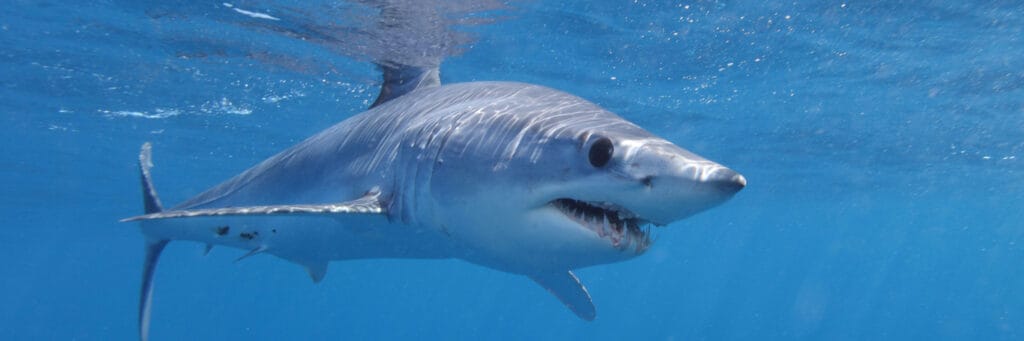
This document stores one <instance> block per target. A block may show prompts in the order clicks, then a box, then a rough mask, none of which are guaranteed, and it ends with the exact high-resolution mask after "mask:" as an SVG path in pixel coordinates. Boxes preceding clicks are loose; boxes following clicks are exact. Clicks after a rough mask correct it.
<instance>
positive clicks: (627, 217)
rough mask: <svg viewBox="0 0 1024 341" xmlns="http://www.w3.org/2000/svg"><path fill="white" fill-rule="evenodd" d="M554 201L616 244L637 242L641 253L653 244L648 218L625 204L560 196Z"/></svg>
mask: <svg viewBox="0 0 1024 341" xmlns="http://www.w3.org/2000/svg"><path fill="white" fill-rule="evenodd" d="M551 205H552V206H554V207H555V208H557V209H558V210H559V211H561V212H562V213H563V214H565V215H566V216H567V217H569V218H570V219H572V220H573V221H575V222H577V223H579V224H580V225H582V226H584V227H586V228H588V229H590V230H591V231H594V233H596V234H597V235H598V236H599V237H601V238H604V239H608V240H609V241H610V242H611V244H612V246H614V247H616V248H620V249H623V248H625V247H627V246H629V245H635V246H636V252H637V253H641V252H643V251H644V250H646V249H647V247H648V246H649V244H650V240H651V239H650V237H649V233H650V229H649V228H647V222H646V221H644V220H641V219H640V218H639V216H637V215H636V214H634V213H633V212H629V211H628V210H626V209H625V208H622V207H621V206H618V205H615V204H611V203H607V202H599V203H594V202H586V201H580V200H574V199H558V200H555V201H553V202H552V203H551ZM641 226H643V227H642V228H641Z"/></svg>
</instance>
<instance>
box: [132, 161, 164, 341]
mask: <svg viewBox="0 0 1024 341" xmlns="http://www.w3.org/2000/svg"><path fill="white" fill-rule="evenodd" d="M152 167H153V160H152V146H151V145H150V144H149V142H146V143H145V144H143V145H142V151H141V152H139V171H140V173H141V175H142V203H143V206H144V208H145V212H146V214H152V213H160V212H161V211H163V206H162V205H161V204H160V198H159V197H157V195H156V189H155V188H154V187H153V179H152V178H151V177H150V173H149V169H150V168H152ZM167 242H168V240H163V239H159V240H153V239H151V238H148V237H147V238H146V244H145V246H146V258H145V259H144V260H143V263H142V289H141V291H140V294H139V339H140V340H142V341H146V340H147V339H148V338H149V315H150V307H151V306H152V304H153V275H154V273H155V272H156V263H157V260H159V259H160V253H161V252H162V251H163V250H164V247H165V246H167Z"/></svg>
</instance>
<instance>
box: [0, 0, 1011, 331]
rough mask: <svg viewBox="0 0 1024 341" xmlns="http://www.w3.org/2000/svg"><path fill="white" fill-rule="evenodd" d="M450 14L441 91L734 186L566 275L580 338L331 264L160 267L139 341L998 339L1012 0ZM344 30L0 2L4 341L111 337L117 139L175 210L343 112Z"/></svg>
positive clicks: (353, 64) (468, 285)
mask: <svg viewBox="0 0 1024 341" xmlns="http://www.w3.org/2000/svg"><path fill="white" fill-rule="evenodd" d="M473 3H474V4H476V6H477V7H474V6H469V5H468V4H462V7H459V6H454V5H453V7H452V8H445V10H446V11H447V12H448V13H449V14H448V15H447V16H445V18H446V19H447V20H453V22H456V23H458V26H457V27H455V28H453V31H451V32H448V33H447V35H445V36H442V37H439V38H438V39H441V40H444V41H446V42H449V43H451V44H452V45H448V46H447V47H445V46H442V47H443V48H442V50H443V51H442V52H443V53H444V54H445V55H448V57H447V58H446V59H445V63H444V68H443V71H442V79H443V81H445V82H462V81H473V80H515V81H524V82H530V83H537V84H542V85H546V86H551V87H555V88H558V89H562V90H565V91H568V92H571V93H574V94H576V95H579V96H581V97H584V98H586V99H589V100H591V101H594V102H596V103H599V104H601V105H602V106H604V107H606V108H608V109H609V110H611V111H613V112H616V113H618V114H620V115H621V116H623V117H626V118H628V119H630V120H632V121H634V122H636V123H638V124H640V125H641V126H643V127H645V128H646V129H648V130H650V131H652V132H654V133H656V134H658V135H661V136H664V137H666V138H667V139H669V140H672V141H673V142H675V143H677V144H679V145H681V146H683V147H685V148H688V149H690V150H693V151H695V152H697V153H699V154H701V155H704V156H707V157H709V158H711V159H713V160H716V161H719V162H721V163H723V164H725V165H728V166H729V167H731V168H733V169H736V170H738V171H740V172H741V173H743V174H744V175H745V176H746V177H747V179H748V181H749V185H748V187H747V188H746V189H744V190H743V191H742V192H741V193H739V195H737V196H736V197H735V198H734V199H733V200H731V201H730V202H728V203H726V204H725V205H723V206H721V207H718V208H716V209H713V210H711V211H709V212H706V213H702V214H700V215H698V216H696V217H693V218H690V219H687V220H684V221H681V222H677V223H675V224H672V225H671V226H668V227H667V228H664V229H660V230H658V231H657V240H656V244H655V245H654V247H653V248H652V249H651V250H650V251H649V252H648V254H646V255H644V256H642V257H639V258H637V259H635V260H631V261H628V262H623V263H617V264H610V265H604V266H598V267H593V268H587V269H581V270H579V271H578V272H577V274H578V275H579V276H580V278H581V279H582V280H583V281H584V283H585V284H586V285H587V286H588V288H589V289H590V293H591V294H592V295H593V296H594V300H595V304H596V305H597V309H598V318H597V320H596V321H594V322H583V321H580V320H579V319H577V318H576V317H575V316H574V315H573V314H571V313H570V312H568V311H567V310H566V309H565V308H564V307H563V306H562V305H561V304H560V303H559V302H558V301H557V300H555V299H553V298H552V297H550V296H549V294H548V293H547V292H545V291H544V290H543V289H541V288H539V287H537V286H536V285H535V284H534V283H532V282H531V281H529V280H528V279H526V278H523V277H521V276H516V275H510V274H505V273H500V272H496V271H493V270H489V269H485V268H481V267H477V266H473V265H470V264H467V263H464V262H460V261H454V260H451V261H414V260H364V261H350V262H340V263H333V264H332V265H331V269H330V271H329V272H328V274H327V277H326V279H325V280H324V281H323V282H322V283H320V284H313V283H311V282H310V281H309V279H308V277H307V276H306V274H305V272H304V270H303V269H301V268H299V267H297V266H294V265H292V264H290V263H287V262H285V261H282V260H279V259H276V258H273V257H269V256H261V257H252V258H250V259H246V260H245V261H243V262H238V263H233V260H234V259H235V258H237V257H238V256H240V255H241V254H242V253H243V252H242V251H238V250H228V249H216V250H214V252H213V253H211V254H210V255H208V256H203V255H202V253H203V252H202V250H203V247H202V246H201V245H195V244H189V243H174V244H171V246H170V247H169V248H168V250H167V251H166V252H165V253H164V256H163V258H162V260H161V266H160V269H159V271H158V274H157V283H156V290H157V292H156V296H155V301H154V312H153V327H152V332H151V334H152V338H153V339H154V340H182V339H208V340H232V339H246V340H251V339H263V340H279V339H300V340H316V339H323V340H333V339H411V338H430V339H441V338H443V339H480V338H485V339H622V338H631V339H670V340H678V339H712V340H718V339H746V340H749V339H786V340H788V339H829V340H842V339H850V340H863V339H892V340H906V339H915V340H918V339H925V340H928V339H961V340H1016V339H1021V338H1024V330H1022V328H1024V270H1022V269H1024V267H1022V263H1024V245H1022V244H1024V204H1022V202H1024V201H1022V199H1024V68H1022V67H1021V66H1022V65H1024V41H1022V37H1024V32H1022V31H1024V6H1022V5H1021V4H1019V3H1018V2H1016V1H1006V2H984V3H965V2H957V1H917V2H914V1H907V2H889V3H886V4H874V3H871V2H853V1H849V2H844V1H821V2H817V1H816V2H807V3H803V2H791V1H785V2H781V1H769V2H747V1H736V2H734V1H715V2H683V3H678V4H665V3H662V2H654V1H652V2H645V1H632V2H612V1H606V2H598V3H592V2H587V1H567V2H552V3H539V2H526V3H509V4H502V3H490V2H473ZM361 6H362V5H359V4H345V3H342V4H337V3H333V2H328V1H312V2H294V3H290V2H282V1H242V2H234V3H226V2H193V1H171V2H155V1H154V2H151V3H147V2H138V1H135V2H127V1H85V2H60V1H21V0H16V1H10V2H8V3H7V4H6V5H5V9H4V11H2V12H0V46H3V47H2V49H0V84H2V92H0V117H2V120H3V121H2V124H0V136H3V141H4V143H3V145H4V153H3V154H2V156H0V165H2V167H0V172H2V173H0V174H2V177H0V181H2V184H3V186H2V188H3V196H2V198H0V200H2V207H3V210H4V212H3V214H2V216H3V218H4V224H3V225H2V227H0V243H2V244H0V260H2V261H3V263H2V264H3V265H2V266H0V302H3V303H2V304H0V335H3V338H4V339H11V340H36V339H44V340H50V339H52V340H71V339H74V340H123V339H131V338H134V337H135V335H136V308H137V306H136V305H137V294H138V285H139V277H140V268H141V262H142V237H141V234H140V233H139V232H138V230H137V227H136V226H134V225H131V224H122V223H118V222H117V220H118V219H120V218H124V217H127V216H131V215H134V214H137V213H139V212H140V211H141V203H140V198H139V188H138V186H139V184H138V175H137V174H136V172H137V170H136V168H135V167H136V166H135V162H136V155H137V152H138V147H139V145H141V144H142V143H143V142H145V141H152V142H153V144H154V157H155V162H156V165H157V167H156V168H155V169H154V176H155V180H156V185H157V187H158V189H159V191H160V193H161V195H162V199H163V201H164V202H165V203H175V202H179V201H181V200H183V199H186V198H188V197H190V196H191V195H194V194H196V193H198V192H199V191H201V190H203V189H205V188H207V187H209V186H211V185H214V184H216V183H218V182H220V181H222V180H224V179H226V178H228V177H230V176H232V175H234V174H236V173H237V172H239V171H241V170H244V169H245V168H247V167H249V166H251V165H252V164H254V163H256V162H258V161H260V160H262V159H264V158H265V157H267V156H270V155H272V154H274V153H276V152H277V151H279V150H281V149H283V148H285V147H287V146H289V145H291V144H293V143H296V142H298V141H300V140H302V139H304V138H305V137H307V136H309V135H311V134H313V133H315V132H317V131H319V130H321V129H323V128H325V127H328V126H330V125H331V124H333V123H335V122H337V121H340V120H343V119H345V118H347V117H349V116H351V115H354V114H356V113H358V112H360V111H361V110H363V109H364V108H365V107H366V106H367V105H368V104H370V103H372V101H373V99H374V97H375V95H376V92H377V89H378V86H379V80H378V75H377V72H376V70H375V69H374V67H373V66H372V64H370V63H368V62H367V61H368V60H370V59H372V58H375V57H379V56H381V55H387V54H388V53H398V52H396V51H393V50H390V49H389V47H388V46H386V45H382V44H375V43H374V42H375V40H373V39H372V38H373V37H372V36H371V37H369V38H367V36H365V35H360V34H359V33H360V31H359V30H358V29H357V28H359V27H360V25H361V24H362V23H363V22H362V21H361V19H360V18H361V16H364V15H367V11H366V9H365V8H363V7H361ZM441 7H444V6H441ZM235 9H244V10H245V11H246V12H249V14H246V13H244V12H242V11H236V10H235ZM253 13H263V14H266V15H270V16H273V17H274V18H279V19H283V20H279V21H280V22H270V21H273V20H270V19H266V18H260V17H258V16H253V15H252V14H253ZM332 23H333V24H336V25H337V27H335V26H332V25H329V24H332ZM281 27H285V28H286V29H281ZM296 32H299V33H304V35H301V36H302V37H305V38H306V39H299V38H297V37H299V36H297V35H296ZM323 32H348V33H350V34H346V35H338V36H321V35H318V34H322V33H323ZM406 52H408V51H406ZM409 55H410V56H415V55H416V54H415V53H411V54H409Z"/></svg>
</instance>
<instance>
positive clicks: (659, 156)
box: [533, 130, 746, 255]
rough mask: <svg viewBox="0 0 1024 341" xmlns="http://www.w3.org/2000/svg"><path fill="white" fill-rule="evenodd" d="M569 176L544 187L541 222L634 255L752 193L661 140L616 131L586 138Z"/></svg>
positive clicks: (730, 175)
mask: <svg viewBox="0 0 1024 341" xmlns="http://www.w3.org/2000/svg"><path fill="white" fill-rule="evenodd" d="M575 142H577V143H578V144H579V148H577V149H576V150H569V151H568V153H567V154H576V155H564V161H563V166H562V169H563V171H565V170H566V169H567V168H570V169H568V172H566V173H564V174H573V175H572V176H564V177H562V178H561V179H558V180H557V181H551V182H548V183H545V184H543V185H542V186H538V187H537V188H538V189H539V190H537V191H535V192H534V200H533V202H534V203H535V204H542V205H541V206H540V207H537V208H536V209H535V214H538V215H544V216H545V219H546V220H548V221H549V222H550V224H551V225H552V226H556V228H560V229H578V230H586V231H589V232H591V234H592V237H595V238H598V239H600V240H602V241H603V242H605V243H606V244H607V245H608V246H610V247H611V248H612V249H615V250H617V251H622V253H625V254H626V255H628V254H629V253H630V251H632V253H634V254H639V253H642V252H643V251H644V250H646V249H647V248H648V246H649V245H650V241H651V239H650V227H651V226H652V225H654V226H664V225H667V224H669V223H672V222H674V221H677V220H680V219H683V218H686V217H689V216H691V215H694V214H696V213H698V212H701V211H704V210H707V209H709V208H711V207H714V206H716V205H718V204H721V203H722V202H725V201H726V200H727V199H729V198H731V197H732V196H733V194H735V193H736V192H738V191H739V190H740V189H742V188H743V187H744V186H746V179H745V178H744V177H743V176H742V175H740V174H739V173H736V172H734V171H732V170H730V169H729V168H726V167H724V166H722V165H719V164H717V163H715V162H712V161H709V160H707V159H704V158H702V157H700V156H697V155H696V154H693V153H691V152H689V151H686V150H684V149H682V148H679V147H677V146H676V145H674V144H672V143H670V142H668V141H666V140H663V139H661V138H658V137H655V136H650V135H649V136H637V135H636V134H619V133H617V132H616V131H614V130H608V131H593V132H591V131H588V132H585V133H583V134H580V137H579V141H575Z"/></svg>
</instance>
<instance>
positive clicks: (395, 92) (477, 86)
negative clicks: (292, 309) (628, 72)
mask: <svg viewBox="0 0 1024 341" xmlns="http://www.w3.org/2000/svg"><path fill="white" fill-rule="evenodd" d="M380 68H381V69H382V71H383V78H384V82H383V87H382V89H381V92H380V96H379V98H378V99H377V101H376V102H375V103H374V104H373V105H372V106H371V107H370V109H369V110H367V111H365V112H363V113H361V114H358V115H355V116H353V117H351V118H348V119H346V120H344V121H342V122H340V123H338V124H336V125H334V126H332V127H330V128H327V129H326V130H324V131H322V132H320V133H318V134H316V135H314V136H312V137H310V138H308V139H306V140H305V141H303V142H301V143H299V144H297V145H295V146H293V147H291V148H288V149H286V150H284V151H282V152H280V153H279V154H277V155H274V156H272V157H270V158H269V159H267V160H265V161H263V162H261V163H259V164H257V165H255V166H253V167H252V168H250V169H248V170H246V171H244V172H242V173H241V174H239V175H237V176H235V177H233V178H231V179H229V180H227V181H225V182H224V183H221V184H220V185H217V186H215V187H213V188H211V189H209V190H207V191H205V192H203V193H200V194H199V195H197V196H195V197H193V198H191V199H189V200H187V201H185V202H183V203H181V204H178V205H176V206H174V207H171V208H164V207H163V205H161V203H160V200H159V199H158V197H157V193H156V190H155V189H154V187H153V182H152V180H151V177H150V168H151V167H152V162H151V157H150V153H151V152H150V145H149V144H148V143H147V144H144V145H143V146H142V152H141V154H140V156H139V168H140V170H141V173H142V194H143V203H144V207H145V214H144V215H140V216H135V217H131V218H127V219H124V220H122V221H125V222H139V223H141V230H142V234H143V235H144V237H145V243H146V248H145V250H146V252H145V261H144V264H143V275H142V290H141V298H140V303H139V326H140V337H141V339H143V340H145V339H147V331H148V329H149V320H150V311H151V309H150V308H151V303H152V297H153V275H154V272H155V269H156V264H157V260H158V258H159V257H160V253H161V251H162V250H163V249H164V247H165V246H166V245H167V243H168V242H170V241H172V240H191V241H196V242H200V243H205V244H207V246H208V247H212V246H213V245H224V246H229V247H234V248H238V249H242V250H246V251H248V253H246V254H245V255H243V256H242V258H245V257H248V256H252V255H255V254H260V253H265V254H271V255H275V256H277V257H280V258H283V259H285V260H288V261H291V262H293V263H296V264H299V265H302V266H304V267H305V268H306V269H307V270H308V272H309V275H310V276H311V277H312V279H313V281H315V282H319V281H320V280H322V279H323V277H324V274H325V273H326V272H327V264H328V262H330V261H334V260H347V259H365V258H420V259H426V258H438V259H440V258H458V259H462V260H465V261H468V262H470V263H474V264H479V265H482V266H485V267H489V268H492V269H496V270H500V271H505V272H510V273H514V274H521V275H525V276H527V277H529V278H530V279H532V280H534V281H535V282H537V283H538V284H540V285H541V286H542V287H544V288H545V289H547V290H548V291H549V292H551V293H552V294H554V295H555V296H556V297H557V298H558V299H559V300H561V302H562V303H564V304H565V305H566V306H567V307H568V308H569V309H570V310H572V312H574V313H575V314H576V315H577V316H579V317H580V318H582V319H584V320H593V319H594V318H595V316H596V311H595V309H594V305H593V303H592V302H591V299H590V294H589V293H588V292H587V289H586V288H585V287H584V286H583V284H581V283H580V281H579V279H578V278H577V277H576V275H574V274H573V272H572V270H573V269H578V268H582V267H587V266H592V265H597V264H605V263H612V262H618V261H622V260H626V259H630V258H632V257H636V256H638V255H640V254H642V253H644V251H645V250H646V249H647V248H648V247H649V246H650V244H651V239H650V229H651V226H654V225H666V224H669V223H671V222H674V221H677V220H680V219H683V218H685V217H688V216H690V215H693V214H695V213H698V212H701V211H704V210H707V209H709V208H711V207H713V206H716V205H718V204H720V203H722V202H724V201H726V200H727V199H729V198H730V197H732V196H733V194H735V193H736V192H737V191H739V190H740V189H742V188H743V187H744V186H745V185H746V180H745V179H744V178H743V176H741V175H740V174H738V173H736V172H734V171H732V170H730V169H728V168H726V167H724V166H722V165H719V164H717V163H715V162H712V161H709V160H707V159H704V158H702V157H700V156H697V155H696V154H694V153H691V152H689V151H686V150H684V149H682V148H680V147H677V146H676V145H674V144H672V143H671V142H669V141H666V140H664V139H662V138H659V137H657V136H654V135H653V134H651V133H650V132H647V131H646V130H644V129H642V128H640V127H639V126H637V125H635V124H633V123H630V122H629V121H626V120H625V119H623V118H621V117H619V116H617V115H615V114H613V113H611V112H609V111H607V110H604V109H602V108H601V107H599V106H597V105H595V104H593V103H591V102H588V101H586V100H584V99H582V98H579V97H576V96H573V95H570V94H568V93H565V92H561V91H557V90H554V89H550V88H547V87H543V86H539V85H531V84H524V83H514V82H471V83H460V84H449V85H441V82H440V79H439V69H438V68H437V67H414V66H405V65H387V64H380Z"/></svg>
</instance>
